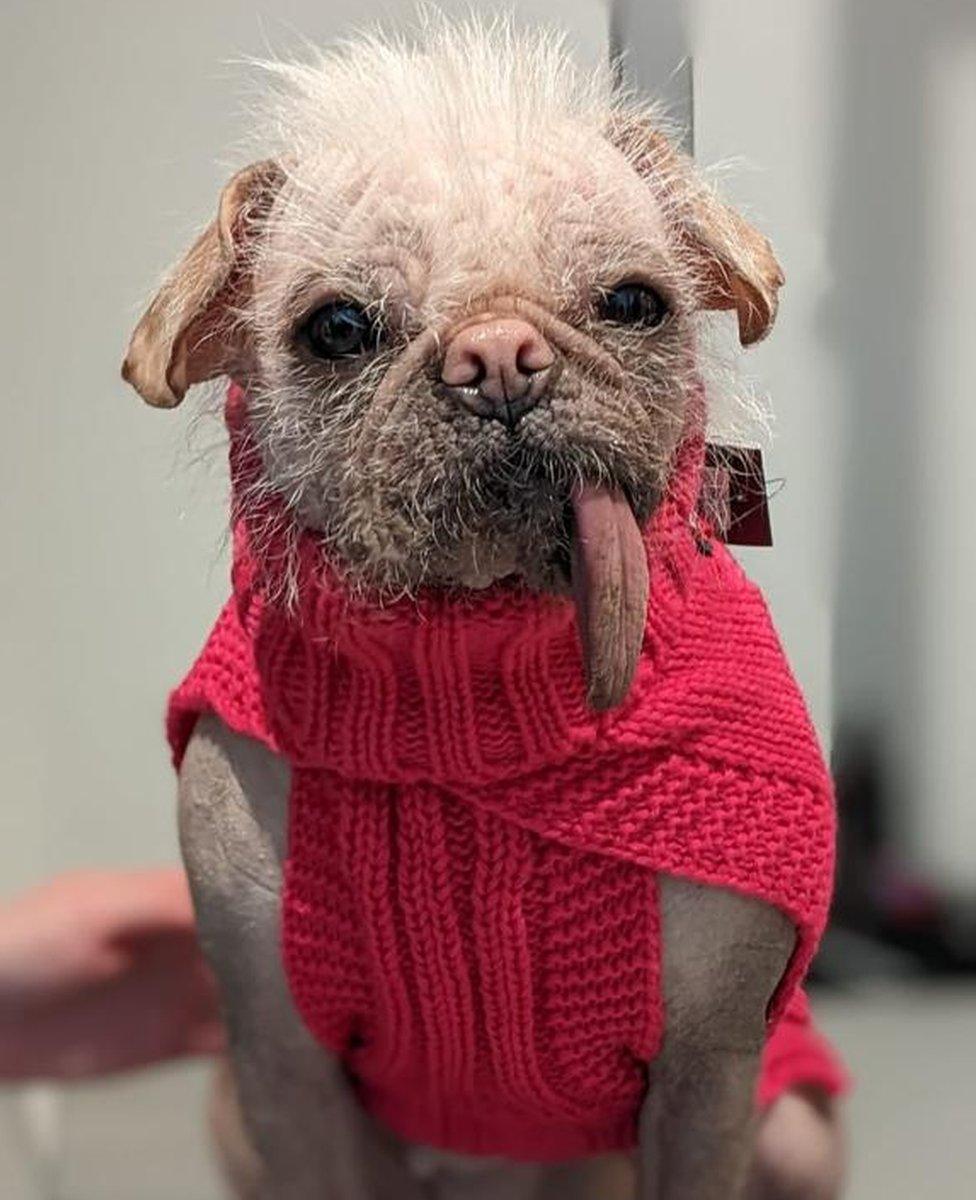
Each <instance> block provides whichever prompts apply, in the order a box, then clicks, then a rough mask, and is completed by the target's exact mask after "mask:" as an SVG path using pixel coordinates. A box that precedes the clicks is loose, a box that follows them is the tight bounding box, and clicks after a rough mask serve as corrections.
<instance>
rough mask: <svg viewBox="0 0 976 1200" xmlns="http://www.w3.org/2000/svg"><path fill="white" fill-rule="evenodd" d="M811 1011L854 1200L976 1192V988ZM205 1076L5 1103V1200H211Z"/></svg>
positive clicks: (911, 989)
mask: <svg viewBox="0 0 976 1200" xmlns="http://www.w3.org/2000/svg"><path fill="white" fill-rule="evenodd" d="M817 1011H818V1013H819V1017H820V1021H821V1024H822V1025H823V1027H824V1028H825V1029H826V1030H827V1032H828V1033H829V1034H830V1035H831V1036H832V1037H833V1038H834V1040H835V1041H836V1043H837V1044H838V1045H839V1046H840V1047H841V1048H842V1050H843V1052H844V1054H845V1057H846V1058H847V1060H848V1062H849V1064H850V1066H851V1069H852V1070H853V1072H854V1074H855V1076H856V1078H857V1090H856V1092H855V1093H854V1095H853V1096H852V1097H851V1099H850V1101H849V1104H848V1109H849V1113H848V1116H849V1126H850V1139H851V1181H850V1187H849V1190H848V1196H849V1198H850V1200H902V1198H904V1200H918V1198H919V1197H925V1198H926V1200H928V1198H931V1200H969V1198H970V1197H973V1196H976V988H973V987H970V988H964V987H937V988H935V987H917V986H899V987H893V986H891V985H885V986H883V987H874V988H870V989H863V990H861V991H860V992H858V994H857V995H856V996H845V997H834V996H831V997H826V996H821V997H819V998H818V1001H817ZM206 1075H207V1072H206V1069H205V1068H201V1067H199V1066H189V1067H178V1068H173V1069H167V1070H163V1071H154V1072H149V1073H147V1074H143V1075H139V1076H135V1077H131V1078H128V1079H125V1080H121V1081H117V1082H114V1083H111V1084H102V1085H98V1086H85V1087H79V1088H74V1089H70V1090H68V1091H65V1092H61V1093H56V1094H52V1093H48V1092H44V1091H41V1092H31V1093H29V1094H27V1095H26V1096H25V1095H24V1094H22V1093H7V1094H3V1093H0V1180H2V1184H0V1188H2V1197H3V1200H218V1197H219V1196H220V1189H219V1186H218V1183H217V1180H216V1177H215V1175H214V1172H213V1169H212V1167H211V1164H210V1162H209V1159H208V1155H207V1150H206V1146H205V1139H204V1124H203V1117H202V1113H203V1107H204V1098H205V1094H206ZM45 1162H46V1163H47V1166H46V1167H44V1166H43V1164H44V1163H45Z"/></svg>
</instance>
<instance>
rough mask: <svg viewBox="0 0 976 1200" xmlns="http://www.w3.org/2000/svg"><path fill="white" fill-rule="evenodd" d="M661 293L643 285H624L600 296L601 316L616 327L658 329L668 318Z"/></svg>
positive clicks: (665, 303)
mask: <svg viewBox="0 0 976 1200" xmlns="http://www.w3.org/2000/svg"><path fill="white" fill-rule="evenodd" d="M668 312H669V309H668V306H667V302H666V301H665V300H664V298H663V296H661V295H660V293H658V292H656V291H655V290H654V289H653V288H650V287H646V286H645V285H644V284H642V283H622V284H620V285H619V286H618V287H615V288H611V289H610V290H609V291H606V292H602V293H601V295H600V315H601V316H602V317H603V319H604V320H605V321H612V322H613V323H614V324H615V325H641V326H643V327H644V328H645V329H657V328H658V327H659V326H661V325H663V324H664V322H665V320H666V319H667V316H668Z"/></svg>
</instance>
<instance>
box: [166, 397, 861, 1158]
mask: <svg viewBox="0 0 976 1200" xmlns="http://www.w3.org/2000/svg"><path fill="white" fill-rule="evenodd" d="M228 422H229V425H230V430H231V469H232V476H233V480H234V487H235V495H237V496H240V495H241V492H242V490H243V489H244V488H245V487H246V485H247V483H248V480H249V479H250V478H251V477H252V475H253V473H254V472H255V471H257V470H258V469H259V464H258V462H257V457H256V451H255V450H254V448H253V446H252V445H251V443H250V441H249V438H248V428H247V414H246V400H245V398H244V396H243V395H242V394H241V392H240V391H239V390H238V389H236V388H232V389H231V393H230V396H229V399H228ZM702 448H703V447H702V439H701V437H700V436H699V435H697V434H696V433H695V432H694V431H691V432H689V434H688V436H687V437H686V438H685V440H684V442H683V443H682V446H681V448H680V449H679V452H678V457H677V461H676V464H675V467H674V471H673V473H672V483H671V486H670V489H669V492H668V495H667V496H666V498H665V500H664V501H663V503H662V505H661V506H660V508H659V510H658V512H657V514H656V516H655V518H654V519H653V521H652V523H651V525H650V527H649V529H648V531H647V534H646V546H647V553H648V564H649V571H650V579H651V587H650V603H649V607H648V619H647V626H646V630H645V637H644V645H643V651H642V655H641V660H640V664H639V667H638V671H637V676H636V679H635V683H634V686H633V688H632V691H631V694H630V696H629V697H628V699H627V700H626V701H625V703H624V704H623V705H622V706H621V707H620V708H618V709H616V710H614V711H613V712H611V713H609V714H601V715H595V714H593V713H591V712H590V711H589V710H588V709H587V707H586V704H585V699H584V688H583V675H582V662H581V656H580V649H579V644H578V637H577V633H576V626H575V615H574V611H573V608H572V605H571V604H570V602H569V601H567V600H562V599H557V598H552V597H541V596H537V595H533V594H531V593H529V592H527V591H524V590H519V589H518V588H515V587H513V586H511V585H499V586H497V587H494V588H492V589H489V590H488V591H486V592H484V593H477V594H471V593H460V592H459V593H457V594H451V593H448V592H433V591H432V592H430V593H428V594H425V595H422V596H421V597H419V598H418V599H409V600H408V599H403V600H399V601H396V602H393V603H390V604H387V605H383V606H380V605H370V604H367V603H365V602H362V601H357V600H355V599H353V598H352V597H351V596H350V595H349V594H348V593H347V592H345V591H344V589H343V588H342V586H341V582H340V581H339V580H338V578H337V577H336V575H335V574H334V572H333V571H331V570H330V568H329V567H328V565H327V564H325V563H324V562H323V561H322V558H321V555H320V551H319V548H318V546H317V544H316V543H315V542H314V540H313V539H312V538H310V537H304V538H303V539H301V541H300V544H299V547H298V565H297V572H298V574H297V584H298V586H297V601H296V602H295V604H294V606H292V607H291V608H286V607H284V606H283V605H281V604H280V603H277V602H276V601H275V600H274V599H273V596H274V590H275V589H274V587H273V586H272V583H271V577H272V574H273V570H274V569H275V564H276V563H277V561H278V555H279V554H280V547H278V548H277V549H276V548H275V546H274V539H273V538H269V535H268V530H269V529H271V528H273V527H274V521H273V517H274V514H269V513H268V512H266V511H264V512H259V511H255V510H252V509H249V510H245V509H242V508H240V507H238V508H237V511H236V512H235V521H234V565H233V581H234V594H233V596H232V598H231V600H230V601H229V603H228V604H227V606H226V608H225V609H224V611H223V613H222V614H221V616H220V619H219V620H218V622H217V625H216V627H215V628H214V630H213V632H212V634H211V636H210V638H209V640H208V642H207V644H206V646H205V648H204V651H203V653H202V654H201V656H200V658H199V659H198V661H197V663H196V664H195V666H194V667H193V669H192V670H191V672H190V674H189V676H188V677H187V679H186V680H185V681H184V683H183V684H182V685H181V686H180V687H179V688H178V689H177V690H176V692H175V693H174V694H173V696H172V698H171V702H170V708H169V716H168V733H169V738H170V742H171V745H172V748H173V753H174V759H175V761H176V762H177V764H178V763H179V761H180V759H181V757H182V754H183V751H184V749H185V747H186V743H187V741H188V739H189V737H190V735H191V733H192V729H193V724H194V721H195V719H196V717H197V715H198V714H199V713H201V712H203V711H213V712H215V713H217V714H218V715H219V716H220V717H221V718H222V719H223V720H224V721H225V722H226V723H227V724H228V725H229V726H230V727H231V728H232V729H235V730H237V731H238V732H240V733H243V734H246V735H248V736H251V737H254V738H257V739H258V740H260V741H261V742H263V743H264V744H265V745H267V746H269V747H270V748H271V749H272V750H274V751H275V752H276V753H278V754H280V755H282V756H283V757H284V758H286V759H287V760H288V761H289V762H290V764H291V766H292V785H291V795H290V801H289V805H290V809H289V849H288V858H287V863H286V869H285V883H284V895H283V905H282V921H283V924H282V930H283V933H282V940H283V953H284V958H285V966H286V970H287V974H288V978H289V982H290V985H291V989H292V993H293V996H294V999H295V1002H296V1005H297V1007H298V1009H299V1011H300V1012H301V1014H302V1016H303V1018H304V1020H305V1021H306V1023H307V1024H308V1026H309V1028H310V1029H311V1030H312V1032H313V1034H314V1035H315V1036H316V1037H317V1038H318V1039H319V1041H320V1042H322V1043H323V1044H324V1045H325V1046H327V1047H328V1048H329V1049H331V1050H333V1051H334V1052H335V1053H336V1054H338V1055H340V1056H341V1057H342V1058H343V1059H344V1061H345V1062H346V1064H347V1066H348V1068H349V1070H350V1073H351V1075H352V1077H353V1078H354V1079H355V1080H356V1082H357V1087H358V1090H359V1093H360V1096H361V1098H362V1101H363V1103H364V1105H365V1106H366V1108H367V1109H368V1110H369V1111H370V1112H372V1113H373V1114H374V1115H375V1116H377V1117H378V1118H379V1119H381V1120H383V1121H384V1122H386V1123H387V1124H388V1125H389V1126H391V1127H392V1128H393V1129H394V1130H396V1131H397V1132H398V1133H399V1134H401V1135H402V1136H403V1137H406V1138H409V1139H411V1140H413V1141H418V1142H423V1143H428V1144H432V1145H437V1146H441V1147H445V1148H448V1149H452V1150H456V1151H460V1152H468V1153H475V1154H499V1155H506V1156H508V1157H512V1158H518V1159H532V1160H543V1159H555V1158H567V1157H573V1156H577V1155H582V1154H588V1153H594V1152H598V1151H602V1150H611V1149H623V1148H627V1147H630V1146H632V1145H633V1144H634V1141H635V1137H636V1117H637V1113H638V1110H639V1106H640V1103H641V1099H642V1096H643V1094H644V1091H645V1088H646V1085H647V1074H646V1064H647V1063H649V1062H650V1061H651V1060H652V1059H653V1058H654V1056H655V1054H656V1053H657V1050H658V1048H659V1046H660V1042H661V1036H662V1029H663V1024H664V1013H663V1011H662V1000H661V988H660V934H659V916H658V905H657V892H656V873H657V872H662V871H663V872H669V873H672V874H675V875H680V876H683V877H686V878H689V879H694V880H698V881H700V882H704V883H710V884H716V885H721V886H724V887H729V888H734V889H737V890H740V891H742V892H745V893H747V894H749V895H751V896H755V897H757V898H759V899H761V900H763V901H766V902H768V903H770V904H773V905H775V906H777V907H778V908H780V909H782V910H783V911H784V912H785V913H787V914H788V915H789V917H790V918H791V920H792V921H793V922H794V924H795V926H796V929H797V946H796V950H795V953H794V955H793V958H792V960H791V963H790V966H789V968H788V970H787V973H786V975H785V977H784V979H783V981H782V984H781V986H780V988H779V990H778V992H777V995H776V997H775V999H774V1002H773V1005H772V1007H771V1011H770V1039H769V1044H768V1046H767V1051H766V1056H765V1060H764V1071H763V1075H762V1079H761V1081H760V1088H759V1100H760V1102H761V1103H768V1102H769V1101H770V1100H772V1099H773V1098H775V1096H776V1095H777V1094H779V1092H780V1091H782V1090H783V1089H784V1088H787V1087H790V1086H792V1085H794V1084H795V1083H797V1082H811V1083H814V1084H816V1085H818V1086H821V1087H824V1088H826V1089H827V1090H830V1091H835V1090H837V1089H838V1088H839V1087H840V1086H841V1082H842V1074H841V1072H840V1068H839V1067H838V1065H837V1064H836V1062H835V1060H834V1059H833V1057H832V1056H831V1054H830V1052H829V1050H828V1049H827V1048H826V1046H825V1045H824V1043H822V1041H820V1040H819V1039H818V1038H817V1036H816V1035H815V1034H814V1033H813V1031H812V1030H811V1028H810V1021H809V1014H808V1012H807V1010H806V1007H805V1000H804V998H803V996H802V992H801V991H800V990H799V985H800V983H801V981H802V978H803V975H804V974H805V972H806V970H807V967H808V965H809V962H810V959H811V956H812V954H813V952H814V949H815V947H816V944H817V941H818V939H819V937H820V934H821V932H822V930H823V927H824V923H825V919H826V914H827V908H828V904H829V898H830V891H831V883H832V868H833V843H834V815H833V802H832V794H831V788H830V784H829V779H828V777H827V774H826V771H825V769H824V765H823V762H822V758H821V755H820V751H819V749H818V746H817V741H816V737H815V734H814V732H813V730H812V727H811V725H810V721H809V718H808V716H807V713H806V710H805V707H804V704H803V701H802V699H801V697H800V695H799V692H798V690H797V687H796V684H795V682H794V680H793V678H792V676H791V674H790V671H789V668H788V666H787V664H786V661H785V659H784V656H783V653H782V650H781V648H780V645H779V642H778V640H777V637H776V635H775V632H774V630H773V628H772V624H771V622H770V619H769V616H768V613H767V610H766V607H765V604H764V602H763V600H762V597H761V596H760V594H759V592H758V591H757V590H756V589H755V588H754V587H753V586H752V585H751V584H749V583H748V582H747V581H746V579H745V578H744V576H743V575H742V573H741V571H740V570H739V568H738V567H737V565H736V564H735V563H734V561H733V559H732V558H731V557H730V556H729V555H728V554H727V552H726V551H725V549H724V547H722V546H720V545H718V544H716V543H714V542H713V543H709V544H708V545H707V547H706V550H705V552H703V548H702V546H703V543H702V540H701V534H700V532H699V533H697V534H696V532H695V525H696V517H695V505H696V500H697V494H698V479H699V472H700V464H701V457H702Z"/></svg>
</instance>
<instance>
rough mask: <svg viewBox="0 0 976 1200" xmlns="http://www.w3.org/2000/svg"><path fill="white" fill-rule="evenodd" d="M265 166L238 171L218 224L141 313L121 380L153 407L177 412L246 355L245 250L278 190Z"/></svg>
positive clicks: (272, 169) (277, 174) (273, 167)
mask: <svg viewBox="0 0 976 1200" xmlns="http://www.w3.org/2000/svg"><path fill="white" fill-rule="evenodd" d="M282 179H283V172H282V170H281V168H280V167H279V166H278V164H277V163H275V162H273V161H271V160H268V161H265V162H258V163H253V164H252V165H251V166H249V167H245V168H244V169H243V170H241V171H238V172H237V174H236V175H234V176H233V177H232V178H231V179H230V181H229V182H228V183H227V185H226V186H225V188H224V190H223V192H222V193H221V197H220V205H219V208H218V211H217V216H216V219H215V220H214V221H213V222H211V224H210V225H208V226H207V228H206V229H205V230H204V231H203V233H202V234H201V235H200V236H199V237H198V238H197V240H196V241H195V242H194V244H193V245H192V246H191V247H190V249H189V250H188V251H187V253H186V255H185V256H184V257H183V258H182V259H181V260H180V262H179V263H177V265H176V266H175V267H174V269H173V270H172V272H171V273H170V275H169V276H168V277H167V279H166V280H165V282H164V283H163V285H162V287H161V288H160V289H159V291H158V293H157V294H156V297H155V299H154V300H153V301H152V303H151V304H150V305H149V308H148V309H147V310H146V312H145V313H144V314H143V317H142V320H140V322H139V324H138V325H137V326H136V329H135V332H134V333H133V335H132V340H131V341H130V343H129V349H128V352H127V354H126V356H125V361H124V362H123V364H122V377H123V379H125V380H126V381H127V382H128V383H131V384H132V386H133V387H134V388H135V389H136V391H137V392H138V393H139V395H140V396H142V398H143V399H144V400H145V401H146V402H147V403H148V404H152V405H154V406H155V407H157V408H174V407H175V406H176V405H177V404H179V403H180V401H181V400H182V399H183V396H184V395H185V394H186V390H187V388H189V387H190V386H191V385H192V384H194V383H202V382H203V381H204V380H207V379H213V378H215V377H216V376H218V375H223V374H226V373H228V372H229V371H232V370H233V369H234V367H235V365H237V364H239V363H240V362H241V361H242V360H243V358H244V356H245V354H246V347H245V346H244V345H243V338H242V333H241V330H240V329H239V328H237V327H235V321H234V319H233V313H234V310H235V308H239V307H240V304H241V301H242V299H243V298H244V296H245V295H246V291H247V287H248V281H249V276H250V262H249V251H250V250H252V249H253V246H254V243H255V239H256V238H257V237H258V236H259V234H260V228H261V224H262V222H263V221H264V218H265V217H266V216H267V214H268V210H269V209H270V207H271V203H272V201H273V199H274V197H275V195H276V194H277V191H278V188H279V187H280V186H281V182H282Z"/></svg>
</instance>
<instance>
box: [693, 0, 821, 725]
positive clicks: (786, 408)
mask: <svg viewBox="0 0 976 1200" xmlns="http://www.w3.org/2000/svg"><path fill="white" fill-rule="evenodd" d="M834 8H835V5H834V3H833V0H792V2H791V3H790V4H789V5H784V4H781V3H776V2H775V0H753V3H751V4H750V5H749V9H748V19H744V14H743V8H742V6H740V5H730V4H726V3H722V2H721V0H697V2H696V3H692V4H690V5H689V16H690V21H691V30H692V33H691V40H692V45H693V47H694V60H693V67H694V96H695V151H696V156H697V158H698V159H699V161H700V162H701V163H703V164H705V165H706V166H707V165H711V164H728V170H723V172H722V190H723V192H724V194H725V195H726V196H727V197H728V198H729V199H730V200H732V201H733V202H734V203H736V204H737V205H738V206H739V207H740V208H741V209H742V211H743V212H745V213H746V214H747V215H749V216H750V217H751V218H752V219H753V220H754V221H755V223H756V224H757V225H758V226H759V228H760V229H762V230H763V231H764V232H765V233H767V234H768V236H769V237H770V238H771V240H772V242H773V245H774V246H775V247H776V251H777V254H778V256H779V258H780V261H781V262H782V264H783V267H784V269H785V273H786V280H787V282H786V287H785V288H784V289H783V293H782V296H781V308H780V315H779V319H778V321H777V324H776V327H775V328H774V330H773V333H772V335H771V337H770V339H769V341H768V342H765V343H763V344H762V345H760V346H759V347H757V348H756V349H754V350H750V351H749V352H748V353H747V354H746V355H744V356H743V358H742V360H741V369H742V370H743V372H744V373H745V374H746V375H747V376H749V377H751V378H752V379H753V380H754V382H755V385H756V387H757V389H758V390H759V391H760V392H764V393H767V394H768V396H769V401H770V404H771V407H772V411H773V415H774V427H773V428H774V438H773V441H772V444H771V447H770V449H769V451H768V452H767V454H766V468H767V476H768V477H769V479H770V480H785V484H784V486H782V488H781V489H780V490H778V491H777V493H776V495H775V497H774V499H773V500H772V501H771V518H772V525H773V539H774V546H773V548H772V549H771V550H765V549H756V550H745V549H744V550H742V551H741V552H739V557H740V558H741V559H742V561H743V563H744V564H745V566H746V569H747V570H748V571H749V573H750V575H752V577H753V578H754V579H756V581H757V582H759V583H760V584H761V585H762V586H763V587H764V588H765V589H766V592H767V595H768V598H769V600H770V603H771V606H772V609H773V613H774V616H775V618H776V621H777V625H778V627H779V630H780V633H781V635H782V637H783V639H784V641H785V644H786V648H787V651H788V653H789V656H790V659H791V662H792V664H793V666H794V669H795V671H796V673H797V675H798V677H799V680H800V683H801V685H802V686H803V688H804V690H805V692H806V695H807V699H808V701H809V703H810V707H811V709H812V712H813V715H814V719H815V721H816V723H817V725H818V728H819V729H820V732H821V736H822V738H823V740H824V742H825V743H826V744H828V745H829V741H830V735H831V729H832V711H833V710H832V680H831V670H830V667H831V659H832V653H831V622H832V608H833V579H834V569H835V565H834V543H835V522H836V511H835V503H834V496H835V494H836V486H837V476H838V462H837V453H836V421H837V404H838V398H837V393H838V385H837V379H836V371H835V366H834V363H833V361H832V359H831V355H830V352H829V350H828V348H827V346H826V345H825V344H824V338H823V335H822V332H821V328H820V314H821V312H822V307H823V305H824V303H825V298H826V296H827V294H828V291H829V288H830V287H831V284H832V270H833V264H832V263H831V261H830V257H829V246H828V237H827V225H828V222H829V216H830V206H829V201H830V193H829V181H828V170H827V164H828V163H829V161H830V152H831V147H832V134H833V116H834V114H833V87H832V79H833V72H834V70H835V69H836V68H835V64H834V62H833V61H832V46H831V42H830V34H831V27H832V20H833V13H834Z"/></svg>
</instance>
